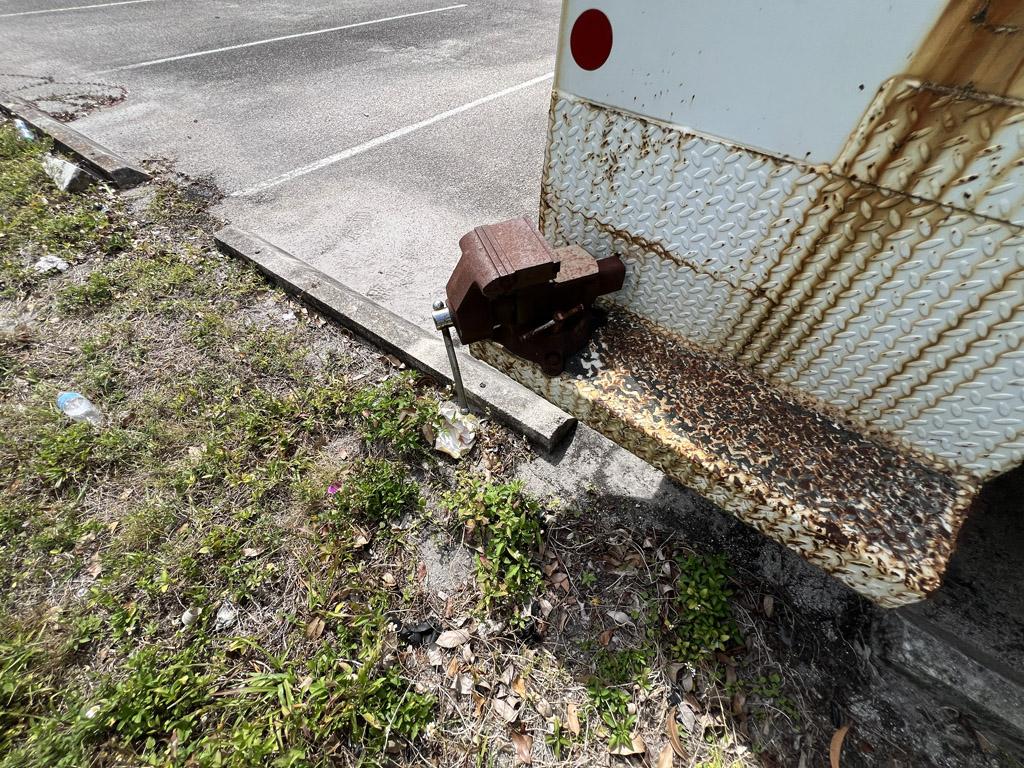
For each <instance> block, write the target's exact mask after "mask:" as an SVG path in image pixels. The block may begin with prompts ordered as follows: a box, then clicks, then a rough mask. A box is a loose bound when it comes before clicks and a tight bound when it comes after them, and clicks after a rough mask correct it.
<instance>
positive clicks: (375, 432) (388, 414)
mask: <svg viewBox="0 0 1024 768" xmlns="http://www.w3.org/2000/svg"><path fill="white" fill-rule="evenodd" d="M415 384H416V376H415V374H413V373H403V374H400V375H398V376H394V377H392V378H390V379H387V380H386V381H384V382H382V383H381V384H378V385H377V386H376V387H369V388H367V389H363V390H360V391H359V392H356V393H355V395H354V396H353V398H352V401H351V404H350V412H351V413H352V415H353V416H355V418H356V426H357V428H358V429H359V432H360V434H361V435H362V436H363V439H365V440H367V441H368V442H371V443H384V444H386V445H387V447H389V448H390V449H391V450H392V451H394V452H395V453H397V454H399V455H408V454H412V453H416V452H420V451H423V450H424V448H425V446H426V444H425V442H424V439H423V427H424V426H425V425H427V424H431V423H433V422H434V421H435V420H436V419H437V402H436V401H435V400H434V399H432V398H429V397H424V396H422V395H420V394H418V393H417V392H416V386H415Z"/></svg>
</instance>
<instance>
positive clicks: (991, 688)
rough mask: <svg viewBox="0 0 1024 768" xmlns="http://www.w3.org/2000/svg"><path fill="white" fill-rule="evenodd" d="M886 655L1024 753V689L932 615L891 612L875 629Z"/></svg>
mask: <svg viewBox="0 0 1024 768" xmlns="http://www.w3.org/2000/svg"><path fill="white" fill-rule="evenodd" d="M876 632H877V633H878V636H879V639H880V641H881V646H882V650H883V657H884V658H885V660H886V661H888V662H889V663H890V664H892V665H893V666H894V667H895V668H896V669H897V670H899V671H900V672H901V673H902V674H904V675H906V676H908V677H910V678H911V679H912V680H915V681H917V682H919V683H920V684H922V685H923V686H925V687H926V689H927V690H931V691H936V692H938V693H940V695H941V697H942V698H943V699H945V700H946V701H947V702H948V703H949V704H951V705H952V706H953V707H955V708H956V709H959V710H963V711H966V712H969V713H970V714H971V715H972V716H973V717H974V718H975V719H976V720H977V721H978V723H979V724H980V725H981V726H982V727H983V728H984V729H985V730H987V731H988V733H989V734H990V735H991V736H993V737H994V738H995V739H996V740H997V741H999V742H1000V743H1001V745H1002V746H1003V747H1004V748H1005V749H1007V750H1008V751H1009V752H1011V753H1012V754H1016V755H1018V756H1021V757H1024V688H1022V687H1021V685H1020V684H1019V683H1018V682H1017V681H1016V680H1014V679H1012V672H1011V674H1004V673H1003V672H1002V671H1001V670H1000V666H1001V664H1000V663H999V662H998V661H997V660H995V659H991V658H984V657H983V654H981V653H980V652H979V651H978V650H977V649H976V648H969V649H968V648H964V647H962V644H961V643H960V642H959V641H958V640H957V639H956V638H954V637H953V636H952V635H950V634H949V633H948V632H946V631H945V630H943V629H942V628H941V627H938V626H936V625H935V624H933V623H932V622H930V621H928V620H927V619H923V618H921V617H919V616H913V615H909V616H908V615H906V613H904V614H902V615H901V614H899V613H896V612H891V613H889V614H887V615H886V616H885V617H884V619H883V621H882V623H881V625H880V626H879V627H878V628H877V629H876Z"/></svg>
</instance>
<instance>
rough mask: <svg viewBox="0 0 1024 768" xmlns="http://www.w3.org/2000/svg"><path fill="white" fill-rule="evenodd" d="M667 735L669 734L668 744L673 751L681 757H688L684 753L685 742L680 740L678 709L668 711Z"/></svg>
mask: <svg viewBox="0 0 1024 768" xmlns="http://www.w3.org/2000/svg"><path fill="white" fill-rule="evenodd" d="M665 733H666V734H668V743H669V745H670V746H671V747H672V750H673V751H674V752H675V753H676V754H677V755H679V756H680V757H686V753H685V752H684V751H683V742H682V741H680V739H679V724H678V723H677V722H676V708H675V707H672V709H670V710H669V711H668V720H667V721H666V722H665Z"/></svg>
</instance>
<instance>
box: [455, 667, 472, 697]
mask: <svg viewBox="0 0 1024 768" xmlns="http://www.w3.org/2000/svg"><path fill="white" fill-rule="evenodd" d="M452 689H453V690H454V691H455V693H456V695H458V696H468V695H469V694H470V693H471V692H472V691H473V676H472V675H471V674H470V673H469V672H463V673H462V674H461V675H456V676H455V680H453V681H452Z"/></svg>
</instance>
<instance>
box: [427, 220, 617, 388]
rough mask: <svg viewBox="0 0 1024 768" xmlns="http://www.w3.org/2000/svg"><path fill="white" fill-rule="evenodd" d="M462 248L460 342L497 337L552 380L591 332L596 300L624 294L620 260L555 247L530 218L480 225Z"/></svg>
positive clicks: (455, 283) (455, 307)
mask: <svg viewBox="0 0 1024 768" xmlns="http://www.w3.org/2000/svg"><path fill="white" fill-rule="evenodd" d="M459 244H460V246H461V247H462V258H461V259H460V260H459V263H458V265H457V266H456V268H455V271H454V272H453V273H452V277H451V279H450V280H449V281H448V289H447V293H448V306H449V309H450V312H451V318H452V320H453V321H454V324H455V327H456V329H457V330H458V332H459V338H460V339H461V340H462V342H463V343H464V344H468V343H471V342H474V341H481V340H483V339H494V340H495V341H497V342H498V343H500V344H502V345H503V346H505V347H506V348H507V349H509V350H510V351H512V352H513V353H515V354H517V355H520V356H522V357H524V358H526V359H528V360H533V361H534V362H536V363H538V364H540V365H541V366H542V367H543V369H544V370H545V371H546V372H547V373H549V374H552V375H554V374H557V373H560V372H561V371H562V369H563V365H564V362H565V359H566V357H567V356H569V355H570V354H572V353H573V352H575V351H576V350H578V349H579V348H580V347H582V346H583V345H584V344H585V343H586V340H587V338H588V337H589V336H590V334H591V333H592V332H593V330H594V327H595V326H596V323H597V320H598V318H597V315H596V314H595V312H594V310H593V304H594V301H595V299H597V298H598V297H599V296H601V295H604V294H606V293H610V292H612V291H617V290H619V289H620V288H621V287H622V281H623V278H624V275H625V267H624V266H623V264H622V262H621V261H620V260H619V258H618V257H615V256H612V257H609V258H604V259H601V260H600V261H597V260H595V259H594V257H593V256H591V255H590V254H589V253H587V252H586V251H585V250H583V249H582V248H580V247H579V246H567V247H565V248H560V249H558V250H554V249H552V248H551V247H550V246H549V245H548V244H547V243H546V242H545V241H544V239H543V238H542V237H541V236H540V233H539V232H538V231H537V228H536V227H535V226H534V225H533V224H532V223H530V222H529V221H528V220H527V219H525V218H519V219H512V220H510V221H506V222H501V223H499V224H491V225H487V226H483V227H477V228H476V229H474V230H473V231H472V232H470V233H469V234H467V235H466V236H465V237H463V238H462V240H461V241H460V242H459Z"/></svg>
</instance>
